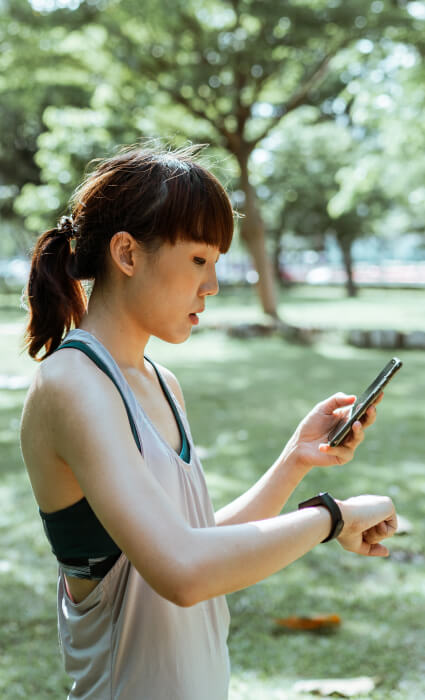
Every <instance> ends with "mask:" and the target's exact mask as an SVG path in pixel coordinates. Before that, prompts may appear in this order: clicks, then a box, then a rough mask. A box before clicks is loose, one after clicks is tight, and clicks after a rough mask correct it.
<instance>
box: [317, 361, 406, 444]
mask: <svg viewBox="0 0 425 700" xmlns="http://www.w3.org/2000/svg"><path fill="white" fill-rule="evenodd" d="M402 365H403V363H402V361H401V360H399V359H398V357H393V358H392V359H391V360H390V361H389V362H388V364H386V365H385V367H384V369H383V370H382V372H380V373H379V374H378V376H377V377H376V379H374V380H373V382H372V384H371V385H370V386H368V388H367V389H366V391H364V392H363V394H362V395H361V396H360V397H359V398H358V399H357V401H356V402H355V403H354V404H353V405H352V407H351V411H350V413H349V416H348V418H342V419H341V420H340V421H339V422H338V423H337V424H336V426H335V427H334V428H332V430H331V432H330V433H329V435H328V442H329V444H330V446H331V447H336V446H337V445H340V444H341V443H342V442H344V440H345V438H346V437H347V435H348V433H349V432H350V430H351V428H352V425H353V423H355V422H356V420H359V419H360V418H361V417H362V416H363V414H364V413H366V411H367V409H368V408H369V406H371V405H372V404H373V403H374V401H376V399H377V398H378V396H379V394H380V393H381V391H382V389H383V388H384V386H385V385H386V384H388V382H389V381H390V379H392V377H394V375H395V373H396V372H398V370H399V369H400V367H402Z"/></svg>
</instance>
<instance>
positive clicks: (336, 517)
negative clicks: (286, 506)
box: [298, 492, 344, 542]
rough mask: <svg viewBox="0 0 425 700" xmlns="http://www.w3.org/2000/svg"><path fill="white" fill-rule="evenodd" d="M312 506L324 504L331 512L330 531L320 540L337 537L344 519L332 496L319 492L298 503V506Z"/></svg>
mask: <svg viewBox="0 0 425 700" xmlns="http://www.w3.org/2000/svg"><path fill="white" fill-rule="evenodd" d="M312 506H325V508H327V509H328V511H329V513H330V514H331V518H332V527H331V531H330V533H329V535H328V536H327V537H326V539H324V540H322V542H329V540H333V539H335V537H338V535H339V533H340V532H341V530H342V528H343V527H344V521H343V519H342V513H341V510H340V508H339V506H338V504H337V503H336V501H335V500H334V499H333V498H332V496H331V495H330V494H329V493H327V492H324V493H319V494H318V495H317V496H313V498H309V499H308V500H307V501H302V503H299V504H298V508H311V507H312Z"/></svg>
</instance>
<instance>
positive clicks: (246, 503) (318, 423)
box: [216, 393, 383, 525]
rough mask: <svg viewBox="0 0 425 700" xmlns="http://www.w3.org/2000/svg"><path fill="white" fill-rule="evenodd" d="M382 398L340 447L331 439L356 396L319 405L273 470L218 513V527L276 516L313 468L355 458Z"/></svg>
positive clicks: (275, 463)
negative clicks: (331, 434)
mask: <svg viewBox="0 0 425 700" xmlns="http://www.w3.org/2000/svg"><path fill="white" fill-rule="evenodd" d="M382 396H383V394H380V396H379V397H378V399H377V400H376V402H375V404H374V405H373V406H371V407H370V408H369V409H368V410H367V412H366V414H365V416H364V417H363V418H362V420H361V421H357V422H356V423H354V425H353V429H352V431H351V433H350V434H349V436H348V438H347V439H346V441H345V442H344V443H343V444H342V445H339V446H338V447H330V445H329V444H328V442H327V436H328V434H329V432H330V430H331V428H332V427H333V426H334V425H335V424H336V422H337V421H338V420H340V419H341V418H342V417H345V416H347V415H348V413H349V411H350V408H351V405H352V404H353V403H354V401H355V396H347V395H346V394H342V393H338V394H334V395H333V396H331V397H330V398H328V399H326V400H325V401H322V402H321V403H319V404H317V405H316V406H315V407H314V408H313V410H312V411H310V413H309V414H308V415H307V416H306V417H305V418H304V420H303V421H301V423H300V424H299V426H298V428H297V429H296V431H295V433H294V434H293V436H292V437H291V439H290V440H289V442H288V443H287V445H286V446H285V448H284V449H283V451H282V452H281V454H280V455H279V457H278V458H277V460H276V461H275V462H274V464H273V465H272V466H271V467H270V469H268V470H267V471H266V472H265V474H263V476H262V477H261V478H260V479H259V480H258V481H257V482H256V483H255V484H254V485H253V486H252V487H251V488H250V489H249V490H248V491H246V492H245V493H244V494H242V495H241V496H239V497H238V498H237V499H236V500H234V501H232V502H231V503H229V504H228V505H226V506H224V507H223V508H221V509H220V510H219V511H217V513H216V523H217V525H232V524H237V523H245V522H250V521H254V520H262V519H265V518H271V517H274V516H275V515H278V514H279V513H280V511H281V510H282V508H283V506H284V505H285V503H286V501H287V500H288V498H289V497H290V495H291V494H292V492H293V491H294V489H295V488H296V486H297V485H298V484H299V483H300V481H301V480H302V479H303V478H304V476H305V475H306V474H308V472H309V471H310V470H311V469H312V468H313V467H331V466H335V465H342V464H346V463H347V462H349V461H350V460H351V459H353V457H354V453H355V451H356V449H357V447H358V446H359V445H360V443H361V442H362V441H363V439H364V429H365V428H367V427H369V426H370V425H372V423H374V421H375V418H376V408H375V407H376V404H377V403H379V401H381V399H382Z"/></svg>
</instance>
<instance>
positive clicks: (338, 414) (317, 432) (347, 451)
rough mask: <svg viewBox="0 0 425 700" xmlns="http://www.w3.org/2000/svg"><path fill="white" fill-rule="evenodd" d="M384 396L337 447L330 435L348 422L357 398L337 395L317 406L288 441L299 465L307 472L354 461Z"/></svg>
mask: <svg viewBox="0 0 425 700" xmlns="http://www.w3.org/2000/svg"><path fill="white" fill-rule="evenodd" d="M383 395H384V394H383V393H381V394H380V395H379V396H378V398H377V400H376V401H375V403H374V404H373V405H372V406H370V407H369V408H368V410H367V411H366V413H365V414H364V416H363V417H362V419H361V420H359V421H356V422H355V423H354V424H353V427H352V430H351V432H350V433H349V435H348V436H347V438H346V439H345V441H344V442H343V443H342V444H341V445H338V447H331V446H330V445H329V444H328V435H329V433H330V431H331V429H332V428H333V427H334V426H335V425H336V424H337V422H338V421H339V420H341V419H344V418H348V415H349V413H350V410H351V406H352V404H353V403H354V402H355V400H356V397H355V396H352V395H351V396H348V395H347V394H342V393H338V394H334V395H333V396H331V397H330V398H328V399H325V401H321V402H320V403H318V404H317V405H316V406H315V407H314V408H313V410H312V411H310V413H309V414H308V415H307V416H306V417H305V418H304V420H303V421H302V422H301V423H300V424H299V426H298V428H297V430H296V431H295V433H294V435H293V436H292V438H291V440H290V441H289V444H288V447H289V449H290V450H291V452H292V454H293V456H294V457H295V459H296V461H297V463H298V464H299V465H300V466H301V467H303V468H305V469H308V468H311V467H314V466H318V467H331V466H334V465H336V464H345V463H346V462H349V461H350V460H351V459H353V457H354V452H355V450H356V449H357V447H358V446H359V445H360V443H361V442H363V440H364V430H365V428H368V427H369V426H370V425H372V423H374V422H375V418H376V405H377V404H378V403H379V402H380V401H381V400H382V397H383Z"/></svg>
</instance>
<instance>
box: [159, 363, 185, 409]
mask: <svg viewBox="0 0 425 700" xmlns="http://www.w3.org/2000/svg"><path fill="white" fill-rule="evenodd" d="M155 365H156V366H157V367H158V369H159V371H160V372H161V374H162V376H163V377H164V379H165V381H166V382H167V384H168V385H169V386H170V389H171V390H172V392H173V394H174V395H175V397H176V399H177V400H178V402H179V404H180V406H181V407H182V409H183V411H184V412H186V406H185V402H184V396H183V391H182V388H181V386H180V384H179V381H178V379H177V377H176V375H175V374H173V372H171V370H169V369H167V367H164V365H160V364H159V363H158V362H155Z"/></svg>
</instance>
